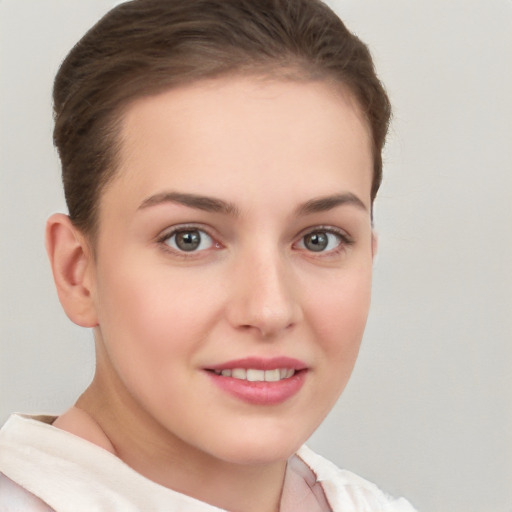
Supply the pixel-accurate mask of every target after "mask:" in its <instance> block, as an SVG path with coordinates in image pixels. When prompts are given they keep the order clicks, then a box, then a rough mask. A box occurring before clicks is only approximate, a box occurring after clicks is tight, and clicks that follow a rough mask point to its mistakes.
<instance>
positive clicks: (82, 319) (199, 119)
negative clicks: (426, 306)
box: [0, 0, 412, 512]
mask: <svg viewBox="0 0 512 512" xmlns="http://www.w3.org/2000/svg"><path fill="white" fill-rule="evenodd" d="M54 107H55V132H54V140H55V144H56V146H57V148H58V150H59V154H60V157H61V161H62V171H63V182H64V189H65V194H66V200H67V204H68V208H69V216H67V215H63V214H56V215H53V216H52V217H51V218H50V219H49V221H48V224H47V233H46V240H47V250H48V254H49V257H50V262H51V265H52V270H53V274H54V279H55V283H56V287H57V291H58V293H59V298H60V301H61V303H62V305H63V307H64V310H65V311H66V314H67V315H68V316H69V318H70V319H71V320H72V321H73V322H75V323H76V324H78V325H81V326H84V327H91V328H93V329H94V334H95V343H96V374H95V377H94V380H93V382H92V383H91V385H90V386H89V387H88V389H87V390H86V391H85V392H84V393H83V395H82V396H81V397H80V398H79V399H78V401H77V403H76V405H75V407H73V408H72V409H70V410H69V411H67V412H65V413H64V414H62V415H61V416H59V417H57V418H54V417H44V418H42V417H32V418H29V417H21V416H14V417H12V418H11V419H10V420H9V421H8V423H7V424H6V426H5V427H4V429H3V430H2V433H1V434H0V443H1V450H0V473H2V474H3V476H1V477H0V486H2V487H0V489H2V493H1V494H0V496H2V498H0V500H4V503H5V505H4V507H11V509H13V507H14V506H15V505H14V504H17V505H16V506H20V505H19V503H24V505H23V506H24V507H25V508H24V510H32V509H33V510H48V509H50V510H55V511H57V512H60V511H67V510H70V511H71V510H73V511H77V510H197V511H205V512H206V511H208V510H219V509H223V510H230V511H244V512H252V511H260V512H271V511H278V510H279V511H281V512H289V511H295V512H300V511H308V512H314V511H326V510H332V511H334V512H336V511H338V510H339V511H341V510H343V511H345V510H357V511H364V510H368V511H370V510H371V511H376V510H383V511H384V510H389V511H406V510H412V507H411V506H410V505H409V504H408V503H407V502H406V501H405V500H404V499H399V500H393V499H391V498H388V497H387V496H385V495H384V494H383V493H382V492H381V491H379V490H378V489H377V488H376V487H375V486H374V485H373V484H370V483H369V482H366V481H365V480H363V479H360V478H359V477H357V476H355V475H353V474H351V473H348V472H346V471H341V470H338V469H337V468H335V467H334V466H333V465H332V464H330V463H328V462H327V461H325V460H324V459H322V458H321V457H319V456H318V455H315V454H314V453H312V452H310V451H309V450H308V449H307V448H305V447H303V446H302V445H303V443H304V442H305V441H306V440H307V438H308V437H309V436H310V435H311V434H312V432H313V431H314V430H315V429H316V428H317V427H318V425H319V424H320V423H321V421H322V420H323V419H324V417H325V416H326V414H327V413H328V412H329V410H330V408H331V407H332V406H333V405H334V403H335V401H336V399H337V398H338V396H339V395H340V393H341V392H342V390H343V388H344V387H345V385H346V383H347V380H348V378H349V376H350V373H351V371H352V368H353V366H354V363H355V360H356V357H357V352H358V348H359V344H360V341H361V337H362V334H363V330H364V325H365V322H366V317H367V313H368V308H369V302H370V290H371V274H372V262H373V257H374V254H375V251H376V241H375V237H374V234H373V231H372V204H373V200H374V199H375V195H376V193H377V191H378V188H379V185H380V181H381V172H382V161H381V151H382V147H383V144H384V140H385V136H386V131H387V125H388V121H389V116H390V106H389V101H388V99H387V96H386V94H385V92H384V90H383V88H382V86H381V84H380V82H379V80H378V78H377V77H376V75H375V72H374V69H373V64H372V61H371V57H370V55H369V53H368V50H367V49H366V47H365V46H364V44H363V43H361V42H360V41H359V40H358V39H357V38H356V37H355V36H354V35H352V34H350V33H349V32H348V31H347V30H346V28H345V27H344V25H343V24H342V22H341V21H340V20H339V19H338V18H337V17H336V16H335V15H334V14H333V13H332V11H330V10H329V9H328V8H327V7H326V6H325V5H323V4H322V3H320V2H317V1H315V0H293V1H290V0H265V1H261V2H253V1H250V0H191V1H188V2H180V1H163V0H134V1H131V2H126V3H124V4H121V5H120V6H118V7H116V8H115V9H113V10H112V11H111V12H110V13H109V14H107V15H106V16H105V17H104V18H103V19H102V20H100V22H99V23H98V24H97V25H96V26H95V27H93V28H92V29H91V30H90V31H89V32H88V33H87V34H86V35H85V36H84V38H83V39H82V40H81V41H80V42H79V43H78V44H77V45H76V46H75V47H74V48H73V50H72V51H71V53H70V54H69V55H68V57H67V58H66V60H65V61H64V63H63V64H62V66H61V69H60V71H59V73H58V75H57V78H56V81H55V89H54ZM27 454H28V456H27ZM0 503H2V502H1V501H0ZM7 510H9V508H7Z"/></svg>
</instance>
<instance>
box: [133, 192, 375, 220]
mask: <svg viewBox="0 0 512 512" xmlns="http://www.w3.org/2000/svg"><path fill="white" fill-rule="evenodd" d="M165 203H178V204H182V205H184V206H188V207H189V208H196V209H198V210H203V211H206V212H213V213H223V214H227V215H232V216H234V217H238V216H239V215H240V210H239V209H238V208H237V206H236V205H234V204H233V203H230V202H227V201H223V200H222V199H217V198H214V197H209V196H202V195H197V194H187V193H184V192H162V193H160V194H155V195H153V196H150V197H148V198H147V199H145V200H144V201H143V202H142V203H141V205H140V206H139V210H142V209H144V208H150V207H151V206H157V205H160V204H165ZM344 204H351V205H354V206H356V207H357V208H359V209H362V210H364V211H367V208H366V206H365V204H364V203H363V201H361V199H359V198H358V197H357V196H356V195H355V194H352V193H351V192H345V193H342V194H333V195H330V196H323V197H319V198H316V199H311V200H309V201H306V202H305V203H303V204H301V205H300V206H299V207H298V208H297V210H296V214H297V215H299V216H301V215H311V214H313V213H320V212H325V211H328V210H332V209H333V208H336V207H338V206H342V205H344Z"/></svg>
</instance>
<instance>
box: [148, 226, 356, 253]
mask: <svg viewBox="0 0 512 512" xmlns="http://www.w3.org/2000/svg"><path fill="white" fill-rule="evenodd" d="M191 231H198V232H199V233H202V234H203V235H206V236H207V237H208V238H210V239H211V240H212V246H213V248H214V249H221V248H223V245H222V244H221V243H220V242H218V241H217V240H216V237H214V236H213V235H212V234H210V233H209V232H208V230H206V229H204V227H199V226H196V225H193V224H191V225H180V226H175V227H173V228H171V229H170V230H168V231H165V232H164V233H163V234H162V235H161V236H159V237H158V238H157V240H156V241H157V243H158V244H159V245H160V246H161V247H162V249H163V250H165V251H168V252H171V253H172V254H173V255H176V256H178V257H182V258H187V259H188V258H194V257H198V256H199V255H200V254H201V253H203V252H205V251H208V250H209V249H211V247H208V248H206V249H201V250H198V251H197V250H192V251H185V250H180V249H177V248H173V247H171V246H169V243H168V242H169V240H170V239H171V238H172V237H174V236H176V235H178V234H180V233H187V232H191ZM316 233H318V234H322V233H327V234H331V235H334V236H336V237H337V238H338V240H339V243H338V245H337V247H335V248H334V249H330V250H328V251H323V250H322V251H313V250H308V249H307V248H306V247H303V248H301V250H304V251H305V252H307V253H309V254H310V255H312V256H315V257H322V256H324V257H327V256H332V255H336V254H339V253H340V252H342V251H344V250H346V248H347V247H349V246H351V245H353V244H354V243H355V241H354V240H353V238H351V237H350V236H349V235H348V234H347V233H346V232H345V231H343V230H341V229H339V228H335V227H333V226H314V227H311V228H307V229H306V230H304V231H303V232H302V233H301V234H300V236H299V237H298V240H297V241H296V242H294V243H293V245H292V246H293V247H295V246H297V245H298V244H300V243H302V244H303V245H304V239H305V238H306V237H307V236H308V235H314V234H316Z"/></svg>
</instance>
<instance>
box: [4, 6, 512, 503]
mask: <svg viewBox="0 0 512 512" xmlns="http://www.w3.org/2000/svg"><path fill="white" fill-rule="evenodd" d="M115 3H116V2H114V1H113V0H86V1H85V0H0V45H1V47H0V52H1V68H0V92H1V94H0V102H1V103H0V108H1V117H0V119H1V127H0V129H1V133H0V151H1V153H0V158H1V160H0V170H1V182H0V187H1V188H0V248H1V252H0V254H1V265H0V277H1V283H0V294H1V295H0V306H1V307H0V315H1V317H0V328H1V333H0V423H2V422H3V421H4V420H5V419H6V418H7V417H8V415H9V414H10V413H11V412H13V411H23V412H41V411H44V412H53V413H59V412H61V411H63V410H64V409H65V408H67V407H68V406H70V405H71V404H72V403H73V401H74V399H75V398H76V397H77V395H78V394H79V393H80V391H81V390H82V389H83V388H85V386H86V385H87V384H88V382H89V380H90V379H91V377H92V372H93V351H92V349H93V347H92V335H91V333H90V332H88V331H86V330H82V329H80V328H77V327H75V326H74V325H72V324H71V323H70V322H69V321H68V320H67V318H66V317H65V315H64V313H62V311H61V309H60V306H59V304H58V300H57V297H56V293H55V291H54V288H53V283H52V278H51V274H50V270H49V266H48V264H47V262H46V255H45V252H44V246H43V229H44V223H45V220H46V218H47V216H48V215H50V214H51V213H53V212H54V211H65V206H64V201H63V197H62V193H61V190H60V181H59V180H60V177H59V163H58V160H57V157H56V153H55V151H54V149H53V148H52V143H51V131H52V114H51V100H50V96H51V86H52V80H53V76H54V74H55V72H56V70H57V67H58V65H59V63H60V61H61V60H62V59H63V57H64V56H65V54H66V53H67V51H68V50H69V49H70V48H71V46H72V45H73V44H74V43H75V42H76V41H77V40H78V39H79V37H81V35H82V34H83V33H84V32H85V30H86V29H87V28H89V26H90V25H92V23H93V22H95V21H96V20H97V19H98V18H99V17H100V16H101V15H102V14H103V13H104V12H106V10H107V9H109V8H110V7H112V6H113V5H114V4H115ZM117 3H119V2H117ZM329 4H330V5H331V6H333V7H334V8H335V10H336V11H337V12H338V13H339V15H340V16H341V18H342V19H343V20H344V21H345V22H346V24H347V26H348V27H349V28H350V29H352V30H353V31H354V32H356V33H357V34H358V35H359V36H360V37H361V38H362V39H363V40H364V41H365V42H367V43H368V44H369V46H370V48H371V50H372V52H373V54H374V57H375V61H376V64H377V68H378V70H379V72H380V76H381V78H382V80H383V81H384V83H385V84H386V86H387V89H388V91H389V93H390V96H391V99H392V102H393V104H394V109H395V117H394V122H393V125H392V127H391V133H390V138H389V144H388V147H387V150H386V154H385V169H384V172H385V179H384V185H383V187H382V189H381V192H380V196H379V198H378V200H377V203H376V229H377V232H378V233H379V236H380V248H379V250H380V253H379V256H378V259H377V262H376V266H375V282H374V294H373V304H372V311H371V313H370V319H369V323H368V328H367V332H366V335H365V339H364V343H363V347H362V350H361V354H360V359H359V361H358V364H357V366H356V369H355V371H354V375H353V377H352V380H351V382H350V383H349V385H348V387H347V389H346V391H345V393H344V394H343V396H342V398H341V400H340V401H339V403H338V405H337V406H336V408H335V409H334V411H333V412H332V414H331V415H330V417H329V418H328V420H327V421H326V422H325V424H324V425H323V426H322V427H321V428H320V429H319V431H318V432H317V433H316V434H315V435H314V436H313V438H312V440H311V441H310V445H311V446H312V447H313V448H315V449H317V450H318V451H320V452H321V453H322V454H324V455H326V456H327V457H329V458H330V459H332V460H334V461H335V462H336V463H337V464H338V465H340V466H343V467H345V468H347V469H350V470H352V471H355V472H357V473H359V474H361V475H362V476H364V477H366V478H368V479H370V480H372V481H374V482H376V483H377V484H378V485H379V486H380V487H382V488H383V489H385V490H387V491H388V492H390V493H392V494H395V495H405V496H406V497H407V498H409V500H410V501H411V502H412V503H413V504H415V505H416V507H417V508H418V509H420V510H422V511H424V512H477V511H478V512H512V407H511V406H512V347H511V344H512V320H511V318H512V271H511V263H512V229H511V224H512V70H511V65H512V2H511V1H510V0H485V1H483V0H429V1H426V0H421V1H414V0H331V1H330V2H329Z"/></svg>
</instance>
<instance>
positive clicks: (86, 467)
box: [0, 415, 414, 512]
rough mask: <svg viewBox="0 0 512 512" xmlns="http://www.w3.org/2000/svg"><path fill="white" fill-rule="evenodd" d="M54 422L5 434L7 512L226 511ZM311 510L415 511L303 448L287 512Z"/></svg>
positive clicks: (15, 423)
mask: <svg viewBox="0 0 512 512" xmlns="http://www.w3.org/2000/svg"><path fill="white" fill-rule="evenodd" d="M54 419H55V418H54V417H50V416H37V417H29V416H20V415H13V416H11V417H10V418H9V420H8V421H7V423H6V424H5V425H4V427H3V428H2V430H0V512H18V511H19V512H52V511H56V512H114V511H122V512H141V511H143V512H164V511H165V512H167V511H172V512H221V509H219V508H217V507H214V506H212V505H209V504H207V503H204V502H202V501H199V500H197V499H195V498H192V497H190V496H186V495H184V494H181V493H178V492H176V491H173V490H172V489H168V488H166V487H163V486H161V485H158V484H156V483H155V482H153V481H151V480H149V479H147V478H145V477H144V476H142V475H141V474H139V473H137V472H136V471H134V470H133V469H132V468H130V467H129V466H128V465H127V464H125V463H124V462H123V461H122V460H121V459H119V458H118V457H116V456H115V455H113V454H112V453H110V452H107V451H106V450H104V449H102V448H100V447H98V446H96V445H94V444H92V443H90V442H88V441H86V440H84V439H82V438H80V437H77V436H74V435H73V434H70V433H69V432H65V431H63V430H60V429H57V428H55V427H52V426H51V422H52V421H53V420H54ZM36 496H37V498H36ZM299 507H300V508H299ZM312 507H315V508H316V510H318V512H324V511H325V510H332V512H414V509H413V508H412V506H411V505H410V504H409V503H408V502H407V501H406V500H405V499H403V498H400V499H398V500H394V499H392V498H390V497H388V496H386V495H385V494H384V493H383V492H382V491H380V490H379V489H378V488H377V487H376V486H375V485H374V484H372V483H370V482H368V481H366V480H364V479H362V478H360V477H358V476H357V475H354V474H353V473H350V472H349V471H345V470H340V469H338V468H337V467H336V466H335V465H334V464H332V463H330V462H329V461H327V460H326V459H324V458H323V457H321V456H320V455H317V454H315V453H314V452H312V451H311V450H309V449H308V448H307V447H302V448H301V449H300V450H299V451H298V453H297V454H296V456H294V457H292V458H291V459H290V460H289V462H288V467H287V475H286V478H285V486H284V489H283V496H282V500H281V512H288V511H289V512H299V510H300V509H302V510H304V511H307V512H315V511H314V510H313V508H312Z"/></svg>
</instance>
